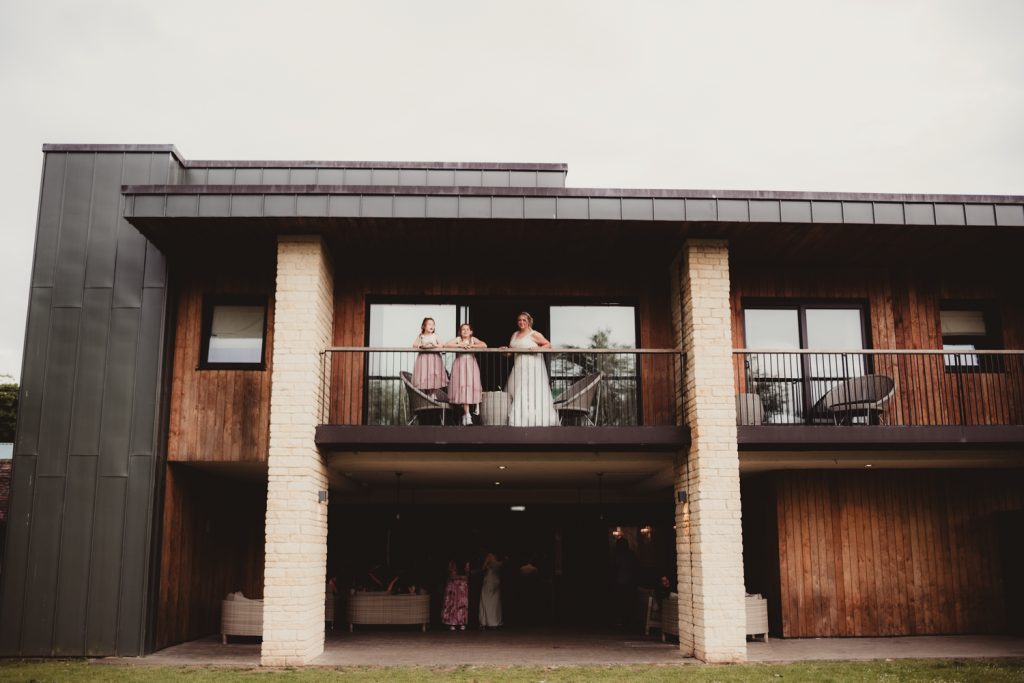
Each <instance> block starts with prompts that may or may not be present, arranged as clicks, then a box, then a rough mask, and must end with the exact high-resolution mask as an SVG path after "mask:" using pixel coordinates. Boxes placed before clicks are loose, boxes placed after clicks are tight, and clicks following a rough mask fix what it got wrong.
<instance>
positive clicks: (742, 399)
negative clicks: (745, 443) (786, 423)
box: [736, 394, 764, 425]
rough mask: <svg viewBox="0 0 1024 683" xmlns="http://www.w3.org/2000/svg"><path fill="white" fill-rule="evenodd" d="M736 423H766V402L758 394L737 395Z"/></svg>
mask: <svg viewBox="0 0 1024 683" xmlns="http://www.w3.org/2000/svg"><path fill="white" fill-rule="evenodd" d="M736 424H737V425H761V424H764V404H763V403H762V402H761V397H760V396H758V395H757V394H737V395H736Z"/></svg>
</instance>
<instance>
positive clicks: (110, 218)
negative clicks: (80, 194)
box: [85, 154, 124, 287]
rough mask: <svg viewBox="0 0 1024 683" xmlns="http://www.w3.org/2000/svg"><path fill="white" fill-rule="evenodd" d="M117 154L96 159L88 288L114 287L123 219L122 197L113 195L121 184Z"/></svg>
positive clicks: (86, 270) (119, 159)
mask: <svg viewBox="0 0 1024 683" xmlns="http://www.w3.org/2000/svg"><path fill="white" fill-rule="evenodd" d="M123 159H124V157H121V156H118V155H116V154H103V155H100V156H97V157H96V167H95V171H94V173H95V177H94V182H93V192H92V225H91V226H90V228H89V252H88V256H87V257H86V265H85V286H86V287H112V286H113V285H114V256H115V253H116V252H115V245H116V243H117V226H118V222H119V221H120V219H121V196H120V195H119V194H114V193H113V192H111V191H110V188H111V187H114V186H116V185H119V184H120V183H121V174H122V171H123V169H122V161H123Z"/></svg>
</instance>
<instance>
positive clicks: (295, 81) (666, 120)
mask: <svg viewBox="0 0 1024 683" xmlns="http://www.w3.org/2000/svg"><path fill="white" fill-rule="evenodd" d="M1022 26H1024V2H1020V1H1019V0H1004V1H994V0H989V1H984V0H971V1H970V2H967V1H965V0H945V1H939V0H936V1H928V2H926V1H923V0H920V1H912V0H886V1H871V0H849V2H826V1H824V0H809V1H807V2H791V1H786V0H776V1H773V2H727V1H721V0H719V1H714V0H709V1H706V2H686V1H681V0H675V1H671V2H668V1H666V2H633V3H625V2H621V1H620V2H604V1H600V0H587V1H585V2H570V1H567V0H563V1H555V0H538V1H533V0H516V2H505V3H497V2H483V1H480V0H467V1H464V2H442V1H439V0H435V1H432V2H425V1H423V0H409V1H407V2H382V1H375V2H340V1H334V2H332V1H326V0H325V1H322V2H317V1H314V0H305V1H302V0H291V1H290V2H287V3H286V2H258V1H254V0H238V1H217V0H198V1H196V0H175V2H173V3H167V2H155V1H152V2H144V1H142V0H132V1H129V0H124V1H114V0H89V1H88V2H85V1H84V0H83V1H80V2H56V1H54V0H0V98H2V100H0V102H2V104H0V124H2V125H0V150H2V153H3V163H2V164H0V248H2V262H0V263H2V265H0V374H3V373H7V374H11V375H14V376H16V377H17V376H18V375H19V374H20V369H21V368H20V366H21V353H22V344H23V336H24V321H25V310H26V304H27V300H28V282H29V270H30V263H31V253H32V244H33V238H34V231H35V221H36V209H37V203H38V195H39V175H40V168H41V161H42V154H41V152H40V146H41V145H42V144H43V143H44V142H57V143H60V142H75V143H174V144H176V145H177V146H178V149H179V150H181V152H182V153H183V154H184V155H185V156H186V158H190V159H349V160H351V159H372V160H451V161H470V160H472V161H561V162H567V163H568V164H569V166H570V170H569V183H570V185H573V186H577V187H581V186H600V187H674V188H687V189H691V188H693V189H696V188H711V189H762V190H815V191H829V190H839V191H882V192H937V193H964V194H973V193H978V194H1024V126H1022V125H1021V122H1022V121H1024V38H1022V34H1021V27H1022Z"/></svg>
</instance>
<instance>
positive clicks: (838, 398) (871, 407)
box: [812, 375, 896, 425]
mask: <svg viewBox="0 0 1024 683" xmlns="http://www.w3.org/2000/svg"><path fill="white" fill-rule="evenodd" d="M895 388H896V383H895V382H894V381H893V380H892V378H891V377H886V376H885V375H862V376H860V377H851V378H850V379H848V380H846V381H845V382H840V383H839V384H837V385H836V386H834V387H832V388H831V389H829V390H828V391H827V392H826V393H825V395H824V396H822V397H821V398H820V399H818V402H817V403H815V404H814V408H813V411H812V416H813V418H814V419H815V421H830V422H832V423H833V424H836V425H841V424H850V423H851V422H852V420H853V418H855V417H864V418H865V420H866V421H867V423H868V424H873V423H878V422H879V421H880V418H881V416H882V413H883V411H884V410H885V404H886V403H887V402H888V401H889V399H891V398H892V395H893V393H894V391H895Z"/></svg>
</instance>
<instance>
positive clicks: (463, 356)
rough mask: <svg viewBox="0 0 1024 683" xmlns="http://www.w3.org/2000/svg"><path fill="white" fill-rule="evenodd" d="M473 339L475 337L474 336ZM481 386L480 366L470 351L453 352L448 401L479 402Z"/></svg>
mask: <svg viewBox="0 0 1024 683" xmlns="http://www.w3.org/2000/svg"><path fill="white" fill-rule="evenodd" d="M474 340H475V338H474ZM482 393H483V387H482V384H481V382H480V366H479V365H477V362H476V358H474V357H473V354H471V353H457V354H455V362H454V363H452V379H451V382H450V383H449V385H448V402H449V403H454V404H457V405H475V404H477V403H480V400H481V394H482Z"/></svg>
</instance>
